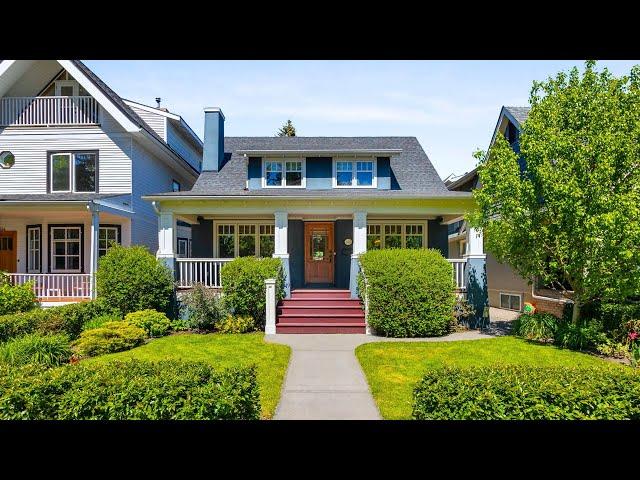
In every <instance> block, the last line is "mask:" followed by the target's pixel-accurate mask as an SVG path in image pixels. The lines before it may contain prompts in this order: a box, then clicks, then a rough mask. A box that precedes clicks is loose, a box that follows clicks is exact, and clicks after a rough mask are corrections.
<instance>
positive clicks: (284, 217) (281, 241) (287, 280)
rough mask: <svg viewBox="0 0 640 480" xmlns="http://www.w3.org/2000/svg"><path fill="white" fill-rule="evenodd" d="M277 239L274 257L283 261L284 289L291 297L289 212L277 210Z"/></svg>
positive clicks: (288, 296)
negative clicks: (288, 243)
mask: <svg viewBox="0 0 640 480" xmlns="http://www.w3.org/2000/svg"><path fill="white" fill-rule="evenodd" d="M274 216H275V230H276V231H275V239H274V243H275V245H274V253H273V258H279V259H280V260H281V261H282V269H283V270H284V291H285V296H286V298H290V297H291V275H290V272H289V250H288V246H287V235H288V229H289V214H288V213H287V212H275V213H274Z"/></svg>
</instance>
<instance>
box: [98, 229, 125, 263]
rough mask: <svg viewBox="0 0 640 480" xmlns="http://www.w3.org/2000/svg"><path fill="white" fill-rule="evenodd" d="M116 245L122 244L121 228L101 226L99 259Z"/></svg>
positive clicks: (99, 232)
mask: <svg viewBox="0 0 640 480" xmlns="http://www.w3.org/2000/svg"><path fill="white" fill-rule="evenodd" d="M114 244H118V245H119V244H120V227H118V226H115V225H114V226H111V225H110V226H106V227H102V226H101V227H100V230H99V231H98V258H100V257H102V256H103V255H105V254H106V253H107V250H109V248H110V247H112V246H113V245H114Z"/></svg>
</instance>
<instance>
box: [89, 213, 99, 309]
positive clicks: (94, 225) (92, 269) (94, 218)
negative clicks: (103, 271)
mask: <svg viewBox="0 0 640 480" xmlns="http://www.w3.org/2000/svg"><path fill="white" fill-rule="evenodd" d="M89 210H90V211H91V250H90V252H89V262H90V263H89V274H90V275H91V276H90V279H89V289H90V295H91V298H96V295H97V291H96V290H97V289H96V271H97V270H98V237H99V234H100V212H99V210H98V206H97V205H93V204H92V205H91V206H90V207H89Z"/></svg>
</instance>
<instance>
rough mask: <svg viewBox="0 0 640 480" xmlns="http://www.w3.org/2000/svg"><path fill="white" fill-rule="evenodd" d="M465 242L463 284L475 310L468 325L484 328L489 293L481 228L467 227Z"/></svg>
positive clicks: (487, 319)
mask: <svg viewBox="0 0 640 480" xmlns="http://www.w3.org/2000/svg"><path fill="white" fill-rule="evenodd" d="M467 242H468V244H467V253H466V254H465V255H464V256H463V258H464V259H465V260H466V261H467V262H466V264H465V268H464V284H465V287H466V293H467V300H468V301H469V303H470V304H471V305H473V306H474V308H475V310H476V314H475V317H474V318H473V319H470V325H469V326H470V327H471V328H484V327H486V326H488V322H489V320H490V319H489V317H487V318H486V319H485V318H484V311H485V307H486V308H487V309H488V308H489V294H488V289H487V266H486V263H487V262H486V259H487V256H486V255H485V253H484V244H483V237H482V230H478V229H476V228H469V233H468V235H467ZM485 323H486V324H485Z"/></svg>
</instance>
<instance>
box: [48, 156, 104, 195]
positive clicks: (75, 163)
mask: <svg viewBox="0 0 640 480" xmlns="http://www.w3.org/2000/svg"><path fill="white" fill-rule="evenodd" d="M97 172H98V153H97V152H56V153H51V154H50V155H49V177H50V179H49V189H50V191H51V192H53V193H57V192H96V191H97V179H98V175H97Z"/></svg>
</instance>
